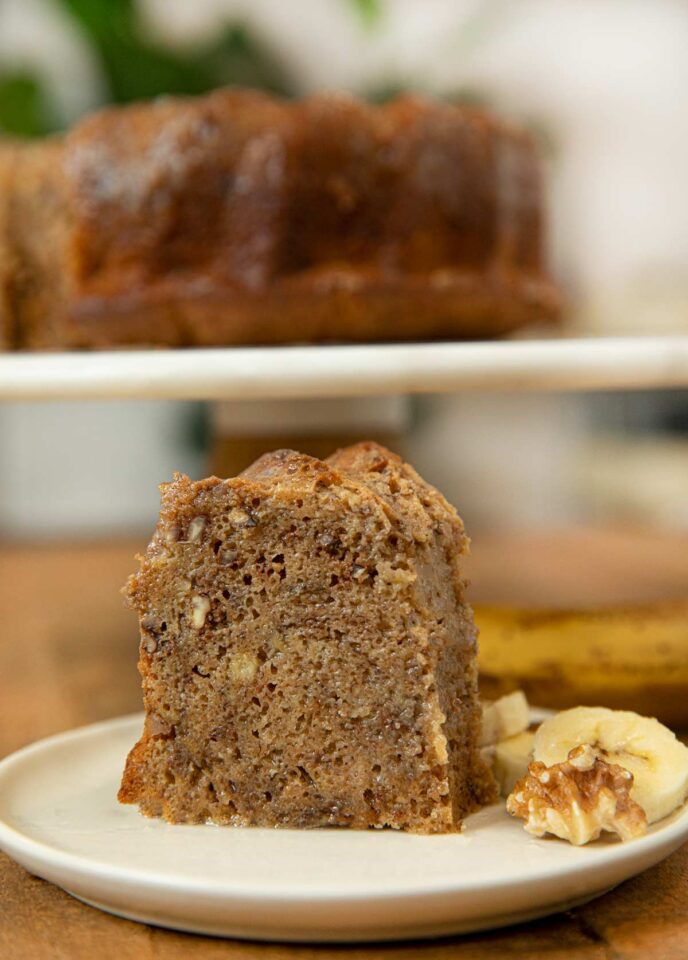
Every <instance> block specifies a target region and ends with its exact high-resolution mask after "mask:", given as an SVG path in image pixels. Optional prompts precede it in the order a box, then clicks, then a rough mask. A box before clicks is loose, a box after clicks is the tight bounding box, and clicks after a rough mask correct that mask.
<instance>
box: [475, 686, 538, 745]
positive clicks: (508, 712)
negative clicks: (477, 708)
mask: <svg viewBox="0 0 688 960" xmlns="http://www.w3.org/2000/svg"><path fill="white" fill-rule="evenodd" d="M529 723H530V711H529V709H528V701H527V700H526V698H525V694H524V693H523V691H522V690H515V691H514V692H513V693H507V695H506V696H505V697H500V698H499V700H495V701H494V702H492V703H484V704H483V725H482V734H481V737H480V746H481V747H490V746H492V745H493V744H495V743H499V741H500V740H506V739H507V737H513V736H515V735H516V734H517V733H521V732H522V731H523V730H525V729H526V728H527V726H528V724H529Z"/></svg>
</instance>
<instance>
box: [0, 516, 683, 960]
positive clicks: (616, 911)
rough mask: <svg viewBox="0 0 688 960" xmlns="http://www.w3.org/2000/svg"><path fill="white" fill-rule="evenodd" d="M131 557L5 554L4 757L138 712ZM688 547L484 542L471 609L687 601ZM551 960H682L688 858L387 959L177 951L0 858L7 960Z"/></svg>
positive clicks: (1, 575) (159, 936)
mask: <svg viewBox="0 0 688 960" xmlns="http://www.w3.org/2000/svg"><path fill="white" fill-rule="evenodd" d="M141 546H142V544H141V543H134V542H131V541H129V542H124V543H122V542H119V543H110V544H90V545H81V546H77V545H71V546H64V545H49V546H41V547H39V546H12V545H5V546H0V756H4V755H5V754H7V753H9V752H10V751H12V750H15V749H17V748H18V747H20V746H23V745H24V744H27V743H30V742H31V741H32V740H35V739H37V738H39V737H43V736H47V735H48V734H52V733H56V732H58V731H61V730H66V729H69V728H70V727H75V726H79V725H81V724H85V723H90V722H92V721H95V720H100V719H104V718H107V717H114V716H118V715H120V714H124V713H129V712H131V711H134V710H138V709H140V692H139V681H138V675H137V673H136V665H135V664H136V656H137V654H136V647H137V636H136V627H135V624H134V622H133V619H132V615H131V614H130V613H128V612H127V611H125V610H124V609H123V607H122V605H121V600H120V597H119V595H118V589H119V587H120V586H121V584H122V583H123V582H124V579H125V577H126V575H127V574H128V573H129V572H130V571H131V569H132V568H133V560H132V556H133V553H134V552H135V550H136V549H138V548H140V547H141ZM687 557H688V540H687V539H686V538H677V537H667V536H659V535H647V534H645V535H641V534H638V533H618V532H613V531H596V532H593V531H579V532H577V533H575V534H567V535H563V536H557V537H554V536H530V537H519V538H514V537H510V538H504V537H496V536H492V537H482V538H476V541H475V543H474V557H473V560H472V567H471V576H472V579H473V582H474V588H473V598H474V599H475V600H480V601H489V602H505V603H513V602H516V601H517V602H518V603H519V604H520V605H524V604H528V603H530V604H532V605H539V606H541V605H543V604H548V603H551V604H553V605H560V606H571V605H574V606H575V605H580V604H590V603H599V602H605V601H609V602H612V603H619V602H628V601H638V602H641V601H651V600H654V599H659V598H664V597H682V598H684V599H685V598H686V597H688V563H687V562H686V558H687ZM163 957H164V958H171V960H176V958H185V960H186V958H189V960H206V958H207V960H210V958H215V957H218V958H219V957H222V958H231V960H239V958H242V960H244V958H246V960H248V958H251V960H289V958H294V960H307V958H308V960H310V958H312V960H330V958H342V960H344V958H347V960H357V958H364V957H365V958H368V957H370V958H379V960H384V958H406V957H408V958H416V957H419V958H423V960H440V958H441V960H445V958H446V960H449V958H460V960H469V958H480V960H483V958H509V957H519V958H529V957H533V958H535V957H537V958H547V960H574V958H575V960H641V958H642V960H647V958H652V960H687V958H688V845H686V846H684V847H683V849H681V850H679V851H678V852H677V853H675V854H674V855H673V856H671V857H669V858H668V859H667V860H665V861H664V862H663V863H661V864H659V865H658V866H657V867H654V868H653V869H651V870H649V871H647V872H646V873H644V874H642V875H641V876H639V877H637V878H635V879H633V880H630V881H628V882H627V883H624V884H622V885H621V886H620V887H618V888H617V889H616V890H614V891H613V892H611V893H609V894H607V895H606V896H604V897H602V898H600V899H598V900H596V901H594V902H593V903H590V904H588V905H587V906H584V907H579V908H578V909H576V910H573V911H570V912H568V913H565V914H560V915H558V916H555V917H551V918H548V919H545V920H540V921H537V922H532V923H528V924H525V925H522V926H518V927H511V928H508V929H505V930H498V931H495V932H491V933H483V934H471V935H469V936H463V937H456V938H449V939H443V940H437V941H431V942H427V943H400V944H389V945H383V946H369V945H361V946H353V947H332V946H322V947H319V946H289V945H269V944H255V943H242V942H239V941H224V940H217V939H212V938H208V937H197V936H187V935H184V934H179V933H172V932H170V931H166V930H161V929H156V928H153V927H148V926H145V925H142V924H136V923H132V922H129V921H126V920H120V919H117V918H115V917H111V916H108V915H106V914H104V913H101V912H99V911H98V910H95V909H93V908H91V907H87V906H85V905H83V904H81V903H79V902H78V901H77V900H74V899H73V898H72V897H70V896H68V894H66V893H63V892H62V891H61V890H59V889H58V888H57V887H54V886H52V885H51V884H49V883H46V882H45V881H43V880H39V879H38V878H36V877H33V876H31V875H29V874H28V873H27V872H26V871H25V870H23V869H22V868H21V867H19V866H17V865H16V864H15V863H13V862H12V861H11V860H10V859H9V858H7V857H5V856H4V855H3V854H0V958H2V960H37V958H38V960H42V958H49V960H53V958H55V960H82V958H83V960H94V958H95V960H153V958H163Z"/></svg>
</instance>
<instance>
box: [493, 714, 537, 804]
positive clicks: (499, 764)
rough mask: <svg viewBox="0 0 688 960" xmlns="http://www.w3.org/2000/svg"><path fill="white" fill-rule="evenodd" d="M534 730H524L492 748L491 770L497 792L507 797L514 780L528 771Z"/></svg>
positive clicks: (531, 757)
mask: <svg viewBox="0 0 688 960" xmlns="http://www.w3.org/2000/svg"><path fill="white" fill-rule="evenodd" d="M534 738H535V732H534V731H533V730H524V731H523V732H522V733H517V734H516V736H515V737H509V739H508V740H502V742H501V743H498V744H497V745H496V746H495V747H494V748H493V749H494V755H493V758H492V772H493V773H494V775H495V779H496V780H497V783H498V784H499V792H500V794H501V795H502V796H503V797H508V796H509V794H510V793H511V791H512V790H513V789H514V786H515V785H516V781H517V780H520V779H521V777H525V775H526V774H527V773H528V764H529V763H530V761H531V760H532V759H533V756H532V750H533V740H534Z"/></svg>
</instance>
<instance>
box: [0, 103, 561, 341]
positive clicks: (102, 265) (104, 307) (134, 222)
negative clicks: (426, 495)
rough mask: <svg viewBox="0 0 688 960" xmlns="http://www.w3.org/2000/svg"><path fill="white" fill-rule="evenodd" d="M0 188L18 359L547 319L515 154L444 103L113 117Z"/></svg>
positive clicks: (16, 147)
mask: <svg viewBox="0 0 688 960" xmlns="http://www.w3.org/2000/svg"><path fill="white" fill-rule="evenodd" d="M0 191H1V193H2V196H0V232H1V235H0V329H1V330H4V331H5V333H4V337H2V336H0V340H2V339H4V340H5V341H6V342H7V343H10V344H12V345H13V346H15V347H19V348H34V349H41V348H89V347H90V348H93V347H101V348H102V347H109V346H117V345H135V344H136V345H168V346H191V345H205V346H213V345H224V344H268V343H289V342H295V341H299V342H328V341H329V342H332V341H383V340H400V339H402V340H403V339H417V338H426V339H427V338H456V337H459V338H464V337H465V338H474V337H484V336H494V335H500V334H504V333H507V332H508V331H511V330H513V329H515V328H516V327H519V326H521V325H523V324H525V323H528V322H530V321H534V320H543V319H551V318H552V317H554V316H555V315H556V313H557V309H558V296H557V292H556V289H555V287H554V285H553V284H552V282H551V280H550V279H549V277H548V275H547V273H546V270H545V268H544V265H543V223H542V195H541V194H542V191H541V183H540V172H539V165H538V159H537V155H536V151H535V149H534V146H533V143H532V141H531V140H530V138H529V137H528V136H527V135H525V134H524V133H522V132H519V131H516V130H513V129H511V128H509V127H507V126H505V125H503V124H502V123H500V122H498V121H497V120H495V119H493V118H492V117H491V116H489V115H488V114H486V113H483V112H479V111H477V110H474V109H468V108H466V107H462V106H456V105H451V104H447V103H440V102H434V101H430V100H425V99H420V98H417V97H411V96H404V97H400V98H398V99H396V100H393V101H391V102H389V103H386V104H385V105H383V106H371V105H369V104H367V103H364V102H361V101H359V100H356V99H354V98H352V97H350V96H347V95H343V94H320V95H317V96H313V97H310V98H308V99H304V100H301V101H295V102H287V101H282V100H278V99H275V98H273V97H270V96H267V95H264V94H261V93H256V92H251V91H245V90H221V91H217V92H215V93H212V94H210V95H208V96H204V97H200V98H197V99H174V98H165V99H161V100H157V101H154V102H151V103H141V104H135V105H132V106H127V107H114V108H109V109H106V110H103V111H102V112H100V113H97V114H95V115H93V116H91V117H89V118H87V119H85V120H83V121H82V122H80V123H78V124H77V125H76V126H75V127H74V128H73V129H72V130H71V131H69V132H68V133H67V134H66V135H64V136H63V137H55V138H51V139H49V140H47V141H44V142H41V143H32V144H12V145H6V146H4V147H2V148H0ZM3 291H5V293H4V295H3Z"/></svg>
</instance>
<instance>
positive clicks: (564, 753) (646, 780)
mask: <svg viewBox="0 0 688 960" xmlns="http://www.w3.org/2000/svg"><path fill="white" fill-rule="evenodd" d="M585 743H587V744H590V745H591V746H592V747H593V749H594V750H595V752H596V754H597V755H598V756H599V757H600V758H601V759H603V760H606V761H607V762H609V763H616V764H618V765H619V766H621V767H624V768H625V769H626V770H630V772H631V773H632V774H633V786H632V787H631V798H632V799H633V800H635V802H636V803H638V804H639V805H640V806H641V807H642V808H643V810H644V811H645V814H646V815H647V821H648V823H654V822H655V821H656V820H661V819H662V818H663V817H666V816H668V814H670V813H671V812H672V811H673V810H675V809H676V808H677V807H679V806H680V805H681V804H682V803H683V802H684V800H685V799H686V796H688V747H685V746H684V745H683V744H682V743H681V742H680V741H679V740H677V739H676V737H675V735H674V734H673V733H672V732H671V730H668V729H667V727H665V726H663V725H662V724H661V723H659V722H658V721H657V720H654V719H651V718H649V717H641V716H639V715H638V714H637V713H632V712H630V711H626V710H608V709H606V708H605V707H576V708H574V709H573V710H565V711H563V712H562V713H559V714H557V715H556V716H554V717H550V718H549V719H548V720H545V721H544V723H543V724H542V725H541V726H540V727H539V729H538V731H537V732H536V734H535V737H534V740H533V759H534V760H536V761H540V762H542V763H544V764H546V765H547V766H548V767H549V766H552V765H553V764H555V763H562V762H563V761H564V760H566V758H567V757H568V755H569V751H570V750H573V749H574V747H578V746H580V745H581V744H585Z"/></svg>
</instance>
